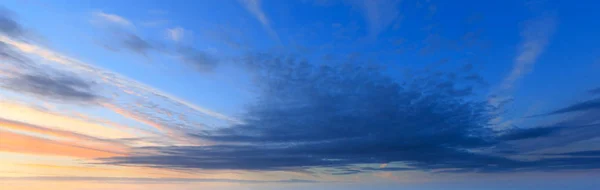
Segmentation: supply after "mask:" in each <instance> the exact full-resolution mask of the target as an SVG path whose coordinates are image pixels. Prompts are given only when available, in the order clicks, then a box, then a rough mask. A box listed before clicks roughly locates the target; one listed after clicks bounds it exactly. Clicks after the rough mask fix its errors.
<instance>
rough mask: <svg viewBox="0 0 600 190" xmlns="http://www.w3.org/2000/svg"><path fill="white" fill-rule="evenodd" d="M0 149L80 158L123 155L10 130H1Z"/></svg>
mask: <svg viewBox="0 0 600 190" xmlns="http://www.w3.org/2000/svg"><path fill="white" fill-rule="evenodd" d="M0 151H6V152H18V153H28V154H42V155H58V156H69V157H78V158H100V157H112V156H122V154H118V153H113V152H108V151H103V150H98V149H92V148H86V147H81V146H77V145H76V144H67V143H60V142H55V141H51V140H47V139H43V138H37V137H32V136H28V135H21V134H17V133H13V132H8V131H0Z"/></svg>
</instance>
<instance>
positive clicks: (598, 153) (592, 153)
mask: <svg viewBox="0 0 600 190" xmlns="http://www.w3.org/2000/svg"><path fill="white" fill-rule="evenodd" d="M550 155H560V156H600V150H588V151H577V152H567V153H560V154H550Z"/></svg>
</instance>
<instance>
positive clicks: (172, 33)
mask: <svg viewBox="0 0 600 190" xmlns="http://www.w3.org/2000/svg"><path fill="white" fill-rule="evenodd" d="M184 33H185V30H184V29H183V28H181V27H175V28H169V29H167V37H168V38H169V39H171V40H173V41H176V42H178V41H180V40H181V39H183V35H184Z"/></svg>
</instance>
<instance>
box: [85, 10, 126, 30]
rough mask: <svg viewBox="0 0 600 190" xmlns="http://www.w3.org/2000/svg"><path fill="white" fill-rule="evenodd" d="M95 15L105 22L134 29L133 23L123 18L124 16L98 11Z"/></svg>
mask: <svg viewBox="0 0 600 190" xmlns="http://www.w3.org/2000/svg"><path fill="white" fill-rule="evenodd" d="M93 14H94V16H96V17H97V18H100V19H102V20H103V21H107V22H111V23H114V24H118V25H121V26H126V27H133V24H132V23H131V21H129V20H127V19H125V18H123V17H122V16H119V15H116V14H111V13H106V12H102V11H97V12H94V13H93Z"/></svg>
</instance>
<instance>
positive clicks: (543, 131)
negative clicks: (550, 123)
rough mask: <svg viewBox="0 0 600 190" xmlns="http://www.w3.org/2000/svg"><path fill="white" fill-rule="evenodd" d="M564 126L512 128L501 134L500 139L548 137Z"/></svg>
mask: <svg viewBox="0 0 600 190" xmlns="http://www.w3.org/2000/svg"><path fill="white" fill-rule="evenodd" d="M561 129H563V128H560V127H538V128H528V129H511V130H509V131H506V133H504V134H502V135H500V136H499V137H498V139H500V140H509V141H510V140H522V139H530V138H537V137H546V136H549V135H551V134H554V133H557V132H558V131H560V130H561Z"/></svg>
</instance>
